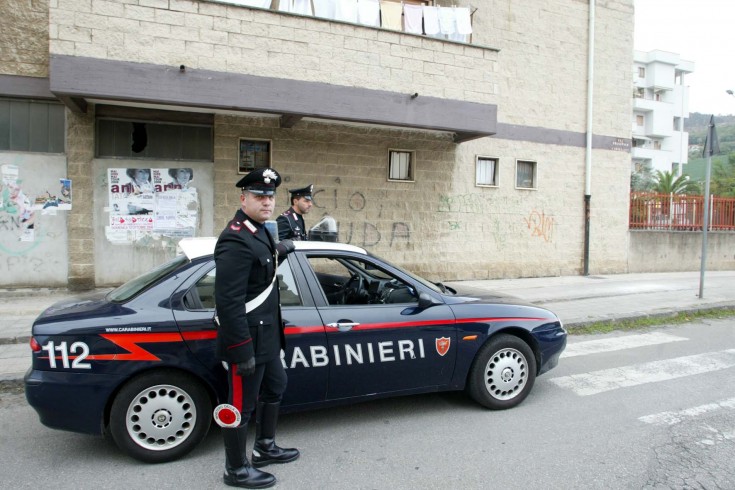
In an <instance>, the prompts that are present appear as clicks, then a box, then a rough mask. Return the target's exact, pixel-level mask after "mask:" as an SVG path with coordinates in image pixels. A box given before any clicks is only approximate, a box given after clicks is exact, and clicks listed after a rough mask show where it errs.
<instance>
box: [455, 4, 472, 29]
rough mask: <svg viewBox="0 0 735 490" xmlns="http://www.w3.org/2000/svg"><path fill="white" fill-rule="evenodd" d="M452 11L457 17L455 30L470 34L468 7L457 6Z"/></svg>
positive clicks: (470, 21)
mask: <svg viewBox="0 0 735 490" xmlns="http://www.w3.org/2000/svg"><path fill="white" fill-rule="evenodd" d="M454 12H455V14H456V17H457V32H458V33H459V34H472V19H471V18H470V9H469V8H467V7H457V8H455V9H454Z"/></svg>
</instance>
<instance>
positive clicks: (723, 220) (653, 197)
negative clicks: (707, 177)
mask: <svg viewBox="0 0 735 490" xmlns="http://www.w3.org/2000/svg"><path fill="white" fill-rule="evenodd" d="M703 223H704V196H688V195H683V194H652V193H647V192H632V193H631V194H630V229H631V230H680V231H696V230H701V229H702V225H703ZM707 229H708V231H735V198H728V197H715V196H710V205H709V227H708V228H707Z"/></svg>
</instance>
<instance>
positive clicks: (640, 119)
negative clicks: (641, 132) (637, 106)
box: [635, 115, 643, 126]
mask: <svg viewBox="0 0 735 490" xmlns="http://www.w3.org/2000/svg"><path fill="white" fill-rule="evenodd" d="M635 124H636V126H643V116H640V115H639V116H636V117H635Z"/></svg>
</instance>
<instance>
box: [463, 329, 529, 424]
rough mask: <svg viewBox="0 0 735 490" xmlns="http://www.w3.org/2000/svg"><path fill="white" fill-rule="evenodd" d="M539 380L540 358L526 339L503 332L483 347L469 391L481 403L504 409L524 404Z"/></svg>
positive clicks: (472, 373)
mask: <svg viewBox="0 0 735 490" xmlns="http://www.w3.org/2000/svg"><path fill="white" fill-rule="evenodd" d="M535 380H536V358H535V357H534V355H533V351H532V350H531V348H530V347H529V346H528V344H526V343H525V342H524V341H523V340H521V339H520V338H518V337H515V336H513V335H507V334H499V335H497V336H495V337H493V338H492V339H490V341H489V342H487V343H486V344H485V345H483V346H482V347H481V348H480V351H479V352H478V353H477V356H476V357H475V360H474V362H473V363H472V368H471V370H470V378H469V383H468V391H469V394H470V396H471V397H472V399H473V400H475V401H476V402H477V403H479V404H480V405H482V406H484V407H487V408H490V409H493V410H504V409H507V408H513V407H515V406H516V405H518V404H520V403H521V402H522V401H523V400H524V399H525V398H526V396H528V394H529V393H530V391H531V388H532V387H533V383H534V381H535Z"/></svg>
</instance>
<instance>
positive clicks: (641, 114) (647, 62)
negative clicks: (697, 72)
mask: <svg viewBox="0 0 735 490" xmlns="http://www.w3.org/2000/svg"><path fill="white" fill-rule="evenodd" d="M633 60H634V64H633V143H632V151H631V153H632V159H633V171H636V170H640V169H641V168H642V167H643V166H650V168H651V170H653V171H654V172H655V171H656V170H660V171H662V172H664V171H666V172H672V173H674V174H675V175H681V172H682V165H684V164H686V163H687V161H688V146H689V133H687V132H686V131H684V119H686V118H687V117H689V87H687V86H686V85H685V80H684V77H685V75H687V74H689V73H692V72H693V71H694V63H693V62H691V61H686V60H682V59H681V58H680V57H679V55H677V54H674V53H668V52H666V51H659V50H655V51H648V52H645V51H635V53H634V57H633Z"/></svg>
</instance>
